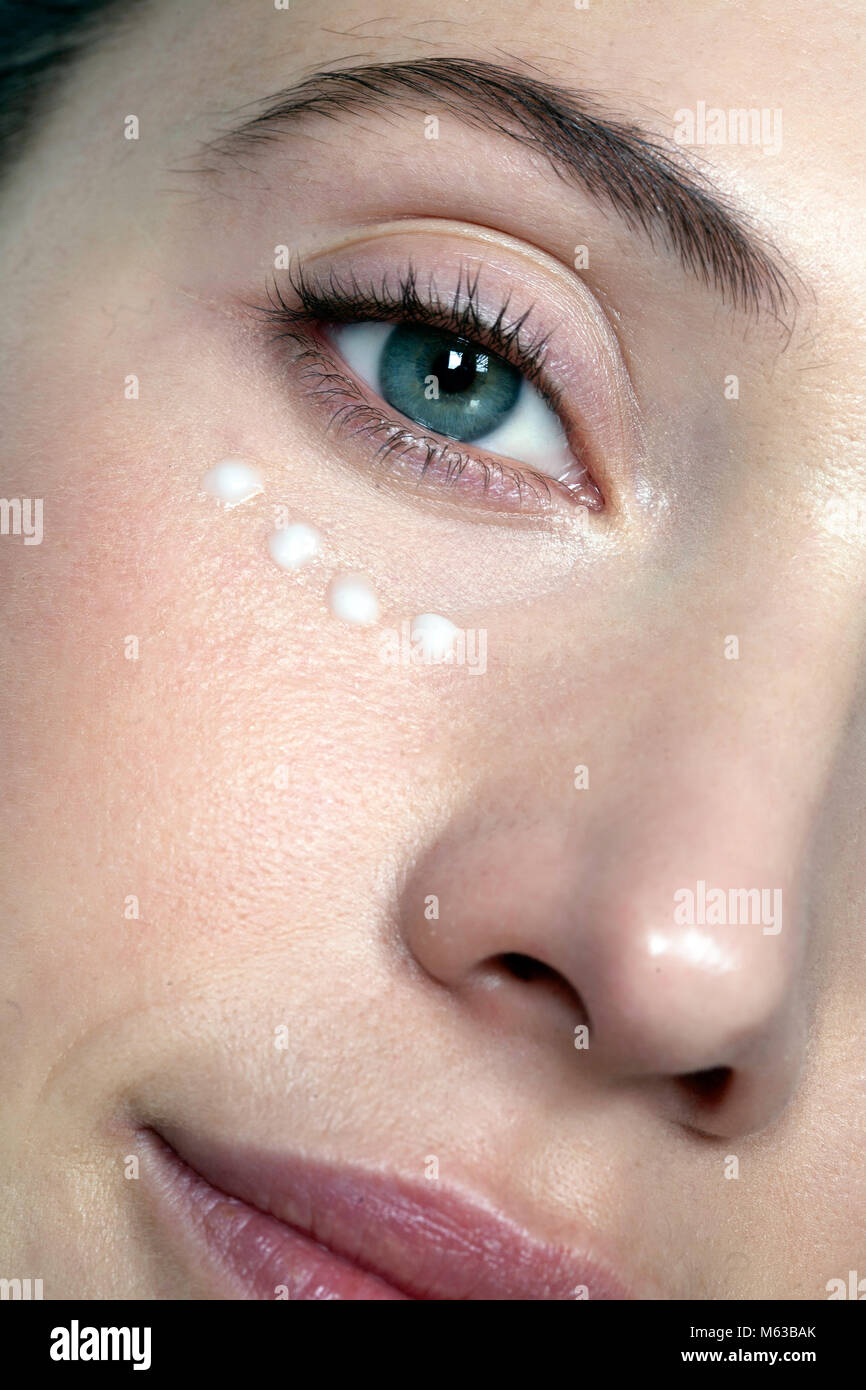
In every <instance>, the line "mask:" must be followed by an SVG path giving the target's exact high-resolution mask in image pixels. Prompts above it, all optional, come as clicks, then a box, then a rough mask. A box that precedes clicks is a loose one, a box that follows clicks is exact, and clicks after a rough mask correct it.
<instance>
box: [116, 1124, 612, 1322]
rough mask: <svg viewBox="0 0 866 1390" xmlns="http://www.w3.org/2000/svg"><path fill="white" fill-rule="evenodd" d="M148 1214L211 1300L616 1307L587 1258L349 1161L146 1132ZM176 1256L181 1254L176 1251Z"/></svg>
mask: <svg viewBox="0 0 866 1390" xmlns="http://www.w3.org/2000/svg"><path fill="white" fill-rule="evenodd" d="M140 1138H141V1140H142V1143H143V1146H144V1149H145V1159H146V1163H147V1172H148V1177H149V1178H150V1179H152V1181H150V1182H149V1184H148V1186H149V1189H150V1191H151V1193H152V1195H153V1198H154V1199H155V1203H156V1207H157V1216H158V1219H159V1220H160V1222H161V1224H162V1225H163V1226H164V1228H165V1230H166V1232H167V1234H168V1236H169V1239H170V1240H171V1242H172V1244H173V1245H175V1246H177V1245H178V1243H180V1245H181V1246H182V1247H183V1248H184V1250H185V1255H186V1259H185V1262H187V1263H189V1262H192V1263H193V1264H194V1265H195V1267H196V1268H198V1269H200V1267H201V1259H202V1254H203V1253H204V1255H205V1257H206V1259H207V1262H208V1266H209V1269H210V1271H211V1276H212V1280H213V1282H215V1283H216V1285H217V1286H218V1287H219V1289H220V1294H219V1295H218V1296H221V1297H224V1298H235V1299H237V1298H241V1299H271V1300H273V1299H291V1300H298V1299H301V1300H306V1299H311V1300H319V1299H329V1300H352V1301H380V1300H400V1299H444V1300H452V1301H453V1300H459V1301H462V1300H465V1299H480V1300H500V1299H517V1300H534V1299H541V1300H554V1301H562V1300H573V1299H585V1298H589V1299H604V1300H608V1299H623V1298H627V1297H628V1295H627V1294H626V1293H625V1292H624V1290H623V1289H622V1287H621V1286H620V1285H619V1283H618V1281H617V1280H616V1279H615V1277H614V1276H613V1275H612V1274H611V1273H610V1271H608V1270H607V1269H605V1268H604V1267H603V1266H602V1265H601V1264H600V1263H599V1262H598V1261H597V1260H596V1259H594V1258H589V1257H584V1256H582V1255H579V1254H576V1253H575V1252H574V1251H573V1250H570V1249H567V1248H566V1247H564V1246H558V1245H553V1244H549V1243H545V1242H542V1241H539V1240H537V1239H535V1238H534V1237H533V1236H531V1235H530V1234H528V1233H527V1232H526V1231H524V1230H523V1229H521V1228H520V1227H519V1226H517V1225H516V1224H514V1223H513V1222H512V1221H511V1220H510V1219H508V1218H506V1217H504V1216H502V1215H501V1214H500V1213H498V1212H495V1211H493V1210H492V1209H490V1208H488V1207H486V1206H483V1205H481V1204H478V1203H476V1202H475V1201H471V1200H467V1198H465V1197H464V1196H462V1195H460V1194H458V1193H456V1192H453V1191H451V1190H448V1189H443V1187H442V1186H441V1184H440V1183H439V1182H438V1180H437V1181H435V1182H431V1183H430V1184H429V1187H428V1184H427V1183H426V1182H425V1183H424V1185H423V1187H422V1186H420V1185H418V1184H415V1183H411V1182H409V1181H407V1180H405V1179H402V1178H397V1177H391V1176H385V1175H383V1174H381V1173H370V1172H365V1171H361V1170H358V1169H355V1168H350V1167H338V1166H335V1165H331V1164H327V1165H326V1164H322V1163H318V1162H310V1161H307V1160H305V1159H301V1158H299V1157H297V1156H294V1155H289V1156H287V1157H282V1156H279V1157H278V1156H275V1155H273V1154H268V1153H260V1152H250V1151H248V1150H246V1151H245V1150H240V1149H236V1148H231V1149H229V1148H227V1147H223V1146H220V1145H210V1144H207V1143H206V1142H204V1141H200V1140H198V1139H196V1138H194V1137H193V1136H189V1135H186V1134H183V1133H180V1132H177V1131H172V1132H171V1133H168V1132H164V1133H158V1132H157V1131H156V1130H153V1129H148V1130H146V1131H144V1132H143V1133H142V1134H141V1135H140ZM182 1258H184V1256H183V1253H182Z"/></svg>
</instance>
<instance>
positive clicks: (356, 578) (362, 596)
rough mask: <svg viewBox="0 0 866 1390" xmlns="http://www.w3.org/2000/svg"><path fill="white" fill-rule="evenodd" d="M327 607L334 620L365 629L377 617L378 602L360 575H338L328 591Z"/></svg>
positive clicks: (369, 585)
mask: <svg viewBox="0 0 866 1390" xmlns="http://www.w3.org/2000/svg"><path fill="white" fill-rule="evenodd" d="M328 606H329V608H330V610H331V612H332V613H333V615H334V617H335V618H342V620H343V622H344V623H355V624H356V625H357V626H358V627H365V626H367V625H369V624H370V623H375V622H376V621H377V619H378V617H379V600H378V599H377V598H376V593H375V590H374V589H373V586H372V584H371V583H370V581H369V580H368V579H365V578H364V577H363V575H360V574H338V575H337V577H336V578H335V579H334V580H332V582H331V586H330V588H329V589H328Z"/></svg>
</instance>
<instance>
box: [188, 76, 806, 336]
mask: <svg viewBox="0 0 866 1390" xmlns="http://www.w3.org/2000/svg"><path fill="white" fill-rule="evenodd" d="M422 98H423V99H424V102H425V103H427V104H428V107H429V105H431V104H432V103H435V106H436V107H438V109H439V110H440V111H442V110H445V111H448V112H450V113H451V114H453V115H455V116H457V117H458V119H460V120H461V121H462V122H464V123H466V124H470V125H474V126H476V127H480V128H482V129H484V130H487V131H493V132H495V133H497V134H500V135H503V136H506V137H508V138H509V139H511V140H516V141H517V142H518V144H521V145H523V146H524V147H526V148H527V149H529V150H530V151H532V152H533V153H536V154H540V155H541V156H542V157H543V158H544V159H545V160H546V161H547V162H548V164H550V165H551V166H552V167H553V169H554V170H555V171H556V172H557V174H559V175H560V177H561V178H563V179H564V180H566V181H567V182H569V183H572V184H575V185H577V186H578V187H580V188H582V189H583V190H584V191H585V192H587V193H588V194H589V195H590V196H591V197H592V198H593V199H594V200H595V201H596V202H598V203H601V204H604V203H607V204H608V205H609V206H612V207H613V208H614V209H615V211H616V212H617V213H618V214H619V216H620V217H621V218H623V219H624V221H625V222H626V224H627V225H628V227H629V229H630V230H632V231H634V230H638V231H640V232H642V233H643V234H644V235H645V236H647V237H648V239H649V241H650V242H651V244H653V245H656V244H657V243H659V242H661V243H662V244H663V245H665V246H666V247H668V248H669V249H671V250H672V251H673V252H674V254H675V255H676V256H677V257H678V258H679V260H680V262H681V264H682V265H683V266H684V267H685V269H686V270H687V271H689V272H690V273H692V274H694V275H696V276H697V277H698V279H699V280H701V281H702V282H703V283H704V284H706V285H708V286H711V287H713V288H714V289H715V290H716V291H718V293H719V294H720V295H721V296H722V297H723V298H724V299H726V300H728V301H729V302H731V303H733V304H734V305H735V306H736V307H737V308H740V309H743V310H745V311H746V312H757V311H759V310H760V309H761V308H767V307H769V309H770V311H771V312H772V313H773V315H774V316H775V317H776V318H779V317H781V315H782V314H783V313H784V311H785V309H786V308H787V307H788V305H789V304H790V303H791V302H793V301H794V295H793V291H792V289H791V286H790V284H789V282H788V280H787V278H786V276H785V273H784V272H783V270H782V267H781V264H780V260H779V259H777V258H776V256H774V255H773V254H771V252H770V250H769V249H768V247H767V246H766V245H765V244H764V242H763V240H762V239H761V238H760V237H759V236H758V235H757V234H756V233H755V232H753V231H751V230H750V229H749V228H748V227H747V226H746V225H745V223H744V221H743V220H742V218H741V217H740V216H738V215H736V214H735V213H734V211H733V210H732V209H731V208H730V207H729V206H727V204H726V201H725V199H724V198H723V197H722V196H721V195H720V194H719V193H718V192H717V191H715V190H714V189H712V188H711V186H710V185H709V183H708V181H707V180H706V179H705V178H704V177H703V175H702V174H700V173H699V172H697V171H696V170H694V169H692V168H689V169H686V168H685V167H681V163H680V160H679V159H675V158H674V157H673V150H672V149H671V150H668V149H666V148H665V147H664V145H663V144H662V142H661V140H660V138H659V137H658V136H654V135H648V134H647V133H646V132H644V131H642V130H640V129H639V128H638V127H637V126H636V125H634V124H629V123H628V122H625V121H622V120H618V119H611V118H609V117H607V116H602V114H601V112H600V109H599V108H598V106H597V105H596V103H595V102H594V101H593V100H592V99H591V98H589V97H588V96H586V95H584V94H582V93H580V92H577V91H571V90H569V89H567V88H564V87H559V86H556V85H554V84H553V83H551V82H548V81H543V80H540V79H539V78H536V77H533V76H531V75H526V74H524V73H522V72H518V71H517V70H515V69H512V68H509V67H504V66H501V65H498V64H494V63H488V62H482V61H479V60H476V59H469V58H447V57H443V58H426V59H417V60H410V61H406V62H394V63H371V64H363V65H359V66H354V67H346V68H342V69H334V70H329V71H321V72H316V73H313V74H312V75H310V76H308V77H306V78H304V79H303V80H302V81H301V82H299V83H298V84H297V85H296V86H293V87H289V88H287V89H286V90H285V91H283V92H280V93H279V94H278V95H276V96H271V97H268V98H265V100H264V101H263V102H259V103H256V106H257V107H259V108H260V109H258V110H257V111H256V112H255V114H253V115H252V116H250V117H249V118H248V119H247V120H245V121H244V122H243V123H242V124H241V125H239V126H238V127H237V128H235V129H234V130H232V131H230V132H229V133H227V134H225V135H222V136H218V137H217V138H216V139H215V140H213V141H210V142H209V143H208V144H207V146H206V147H205V148H206V149H207V150H208V151H211V152H212V153H214V154H217V155H220V156H228V157H232V156H237V155H239V154H240V153H241V151H242V150H243V149H245V148H247V147H249V146H251V145H255V144H256V143H258V142H260V141H267V140H271V139H276V138H278V137H279V135H280V134H281V133H282V132H283V131H285V130H286V128H287V126H288V125H289V124H290V123H291V122H293V121H296V120H299V119H301V118H303V117H305V116H310V115H316V116H321V117H325V118H327V119H331V120H335V119H336V120H339V119H342V118H343V117H344V116H345V115H347V114H350V113H353V112H357V111H364V110H383V109H384V110H388V109H389V107H390V106H391V105H398V106H399V105H404V106H405V105H412V106H415V105H417V104H418V102H419V101H420V99H422ZM434 109H435V108H434Z"/></svg>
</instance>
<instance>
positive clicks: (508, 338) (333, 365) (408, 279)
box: [257, 262, 603, 511]
mask: <svg viewBox="0 0 866 1390" xmlns="http://www.w3.org/2000/svg"><path fill="white" fill-rule="evenodd" d="M287 274H288V282H289V285H290V287H291V289H292V291H293V292H294V296H295V299H296V301H297V303H296V304H291V303H289V302H288V300H287V298H286V295H285V294H284V293H283V292H282V290H281V289H280V286H279V283H278V281H277V280H276V278H274V280H273V281H272V282H270V283H269V285H268V290H267V303H266V304H264V305H260V306H257V308H258V312H259V313H260V314H262V315H263V316H264V317H265V319H266V321H267V322H268V324H269V326H270V327H271V329H272V330H273V336H274V337H275V339H277V340H281V341H290V342H292V343H294V345H295V349H296V351H295V352H294V353H293V360H294V364H295V366H297V367H298V368H299V369H300V371H301V374H302V376H303V378H304V379H305V380H306V382H307V383H308V384H309V386H310V389H311V390H312V391H313V392H314V393H315V394H316V395H318V396H320V397H324V398H325V399H326V400H330V401H332V402H334V401H336V402H338V404H336V406H335V408H334V410H333V412H332V415H331V418H330V421H329V426H328V427H329V428H342V429H344V430H346V431H347V432H348V433H351V434H356V433H365V434H367V435H368V436H369V437H370V438H372V439H374V440H375V439H378V440H380V441H381V442H380V444H379V448H378V449H377V455H376V456H377V458H378V460H379V461H380V462H381V463H385V462H387V460H388V459H390V458H391V457H392V456H395V457H397V458H399V457H400V456H401V455H405V454H407V453H408V452H409V451H410V450H411V451H415V452H417V451H418V450H419V448H420V450H421V451H423V453H424V455H425V457H424V461H423V464H422V466H421V477H422V478H423V477H425V476H426V475H427V474H428V473H429V472H430V470H431V469H433V468H434V467H436V468H443V469H444V474H445V477H444V486H445V487H449V486H451V487H453V486H456V484H457V483H458V482H459V479H460V477H461V475H462V474H463V473H464V471H465V470H466V469H467V468H470V467H471V468H479V467H480V468H481V469H482V470H483V477H484V481H483V489H482V490H483V492H484V493H485V494H486V493H489V492H490V491H491V489H492V488H493V486H494V483H497V482H498V483H500V484H506V485H510V486H511V487H513V488H514V490H515V492H516V494H517V498H518V506H523V505H524V496H525V494H527V493H529V494H532V496H533V499H534V500H535V501H536V502H545V501H550V499H551V497H552V496H553V495H554V494H558V495H559V496H563V497H565V498H566V499H567V500H568V501H570V502H573V503H575V502H578V503H580V504H581V505H583V506H586V507H588V508H589V509H590V510H593V511H597V510H600V509H601V506H602V505H603V503H602V499H601V495H600V493H599V492H598V489H597V487H596V486H595V484H594V483H593V482H592V480H591V479H590V477H589V475H588V474H587V473H585V471H584V472H582V473H581V475H580V477H579V478H577V479H576V480H575V482H573V483H565V482H558V481H556V480H555V479H553V478H550V477H547V476H545V475H544V474H542V473H539V472H536V471H535V470H534V469H532V468H530V467H529V466H528V465H522V464H519V463H516V462H515V463H514V464H513V465H509V464H508V463H506V462H505V461H503V460H501V459H497V458H495V457H492V456H486V457H485V456H483V455H482V454H481V453H476V452H471V453H470V452H465V451H464V450H463V449H462V448H461V447H460V444H459V441H458V442H455V441H452V440H445V439H444V438H443V437H441V436H437V435H435V434H431V433H429V432H428V431H427V430H426V429H425V428H424V426H422V425H415V424H413V423H412V422H409V423H408V424H403V423H401V422H400V421H399V420H398V419H396V418H395V417H394V416H389V415H387V414H386V413H385V409H386V408H385V406H384V402H383V403H382V407H381V408H379V407H376V406H374V405H373V404H372V403H371V401H370V400H369V399H368V397H367V395H366V392H365V390H364V387H363V386H362V385H361V384H360V383H359V382H357V381H356V380H355V379H354V378H353V377H351V376H349V375H347V374H344V372H343V371H342V370H341V369H340V366H341V361H342V359H340V358H339V354H337V353H336V351H335V350H332V349H331V348H330V347H329V345H328V344H327V343H326V340H325V338H324V337H323V336H322V333H321V329H322V327H323V326H324V325H326V324H345V323H357V322H363V321H379V322H391V321H393V322H399V323H417V324H426V325H429V326H431V327H435V328H441V329H445V330H447V331H448V332H452V333H454V334H455V336H457V337H461V338H465V339H468V340H469V341H471V342H472V343H476V344H478V345H479V346H482V347H484V348H485V349H486V350H487V351H488V352H491V353H495V354H497V355H498V356H499V357H501V358H503V359H504V360H505V361H507V362H509V363H510V364H511V365H512V366H513V367H515V368H516V369H517V370H518V371H520V372H521V373H522V374H523V375H524V376H525V377H526V378H527V380H528V381H530V382H532V384H533V386H534V387H535V388H536V390H537V391H538V392H539V394H540V395H541V396H542V398H543V399H544V401H545V402H546V403H547V405H548V406H549V407H550V409H551V410H552V411H554V412H555V413H556V415H557V416H559V417H560V419H561V418H562V411H561V392H560V391H559V390H558V389H556V388H555V387H553V386H552V385H551V383H550V382H549V380H548V379H547V377H546V375H545V372H544V359H545V353H546V349H547V344H548V341H549V337H550V335H549V334H543V333H532V332H529V331H528V330H527V322H528V320H529V318H530V316H531V314H532V307H530V308H529V309H527V310H526V311H525V312H523V313H521V314H520V315H519V316H517V317H516V318H513V319H511V320H509V318H508V309H509V303H510V295H508V296H506V299H505V302H504V303H503V304H502V306H501V308H500V309H499V310H498V312H497V314H496V316H495V318H493V319H492V320H491V319H488V318H487V317H485V316H483V315H482V313H481V311H480V307H479V298H478V273H476V274H475V275H474V277H472V278H470V276H469V275H468V274H467V275H465V276H464V275H463V273H462V271H461V273H460V274H459V276H458V281H457V286H456V288H455V290H454V292H453V294H452V295H449V296H448V297H447V298H443V297H440V295H439V293H438V291H437V290H436V287H435V283H434V281H433V277H432V276H431V278H430V281H429V283H428V286H427V291H426V293H422V292H420V291H419V288H418V277H417V272H416V270H415V268H414V266H413V265H412V264H411V263H410V264H409V265H408V266H407V268H406V269H405V270H404V271H402V272H401V273H400V274H399V277H398V279H397V281H396V284H395V283H394V281H393V280H392V279H389V278H388V276H387V275H386V276H383V278H382V280H381V281H380V282H379V283H378V284H374V283H372V282H371V283H369V284H366V285H361V284H360V283H359V282H358V281H357V279H356V278H355V276H354V275H352V276H351V278H350V279H349V280H348V281H345V280H340V279H338V278H337V276H336V275H335V274H334V272H333V271H332V272H331V273H330V275H329V276H328V278H327V280H326V282H325V283H324V284H323V283H319V282H317V281H314V280H312V279H311V278H309V276H308V275H307V273H306V271H305V269H304V267H303V265H301V264H300V263H299V262H296V263H295V264H294V265H293V266H292V267H291V269H290V270H289V271H288V272H287Z"/></svg>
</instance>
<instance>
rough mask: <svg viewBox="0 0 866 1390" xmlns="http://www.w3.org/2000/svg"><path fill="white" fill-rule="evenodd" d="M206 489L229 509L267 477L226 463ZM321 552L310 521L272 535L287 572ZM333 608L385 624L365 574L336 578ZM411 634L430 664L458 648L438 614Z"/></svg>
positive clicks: (272, 547)
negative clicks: (380, 618)
mask: <svg viewBox="0 0 866 1390" xmlns="http://www.w3.org/2000/svg"><path fill="white" fill-rule="evenodd" d="M202 487H203V488H204V491H205V492H207V493H209V494H210V496H211V497H216V498H217V499H218V500H219V501H220V502H222V503H223V505H224V506H225V507H236V506H238V504H239V503H241V502H248V501H249V500H250V498H252V497H257V496H258V495H259V494H260V493H262V492H264V490H265V485H264V482H263V481H262V478H261V475H260V474H259V473H258V472H257V470H256V469H255V468H253V467H252V466H251V464H249V463H244V461H243V460H242V459H223V461H222V463H218V464H217V465H216V467H215V468H212V469H211V470H210V472H209V473H207V474H205V478H204V481H203V483H202ZM321 550H322V537H321V536H320V534H319V532H318V531H317V530H316V529H315V527H314V526H308V525H307V523H306V522H304V521H296V522H294V523H293V524H292V525H291V526H282V527H279V528H277V529H276V530H273V531H272V532H271V533H270V535H269V537H268V552H269V554H270V557H271V559H272V560H273V562H274V564H276V565H279V567H280V569H282V570H289V571H291V570H298V569H301V567H302V566H303V565H306V564H309V562H310V561H311V560H314V559H316V557H317V556H318V555H320V554H321ZM328 607H329V608H330V610H331V612H332V613H333V615H334V617H335V618H341V619H342V621H343V622H345V623H352V624H354V625H355V626H357V627H367V626H369V625H370V624H371V623H376V622H378V620H379V614H380V609H379V600H378V598H377V597H376V591H375V590H374V588H373V586H372V584H371V583H370V581H369V580H368V579H365V578H364V577H363V576H362V575H358V574H337V575H335V576H334V578H333V579H332V580H331V583H330V585H329V586H328ZM410 635H411V638H412V641H413V642H417V643H419V644H420V646H421V647H422V649H423V653H424V655H425V656H426V657H427V659H428V660H429V661H444V660H446V659H447V657H448V655H449V654H450V652H451V651H452V649H453V647H454V639H455V637H456V635H457V628H456V627H455V626H454V624H453V623H452V622H451V621H450V620H449V619H448V618H443V617H441V616H440V615H439V614H438V613H421V614H419V615H418V617H416V618H413V619H412V623H411V627H410Z"/></svg>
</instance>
